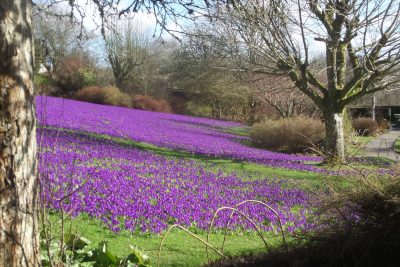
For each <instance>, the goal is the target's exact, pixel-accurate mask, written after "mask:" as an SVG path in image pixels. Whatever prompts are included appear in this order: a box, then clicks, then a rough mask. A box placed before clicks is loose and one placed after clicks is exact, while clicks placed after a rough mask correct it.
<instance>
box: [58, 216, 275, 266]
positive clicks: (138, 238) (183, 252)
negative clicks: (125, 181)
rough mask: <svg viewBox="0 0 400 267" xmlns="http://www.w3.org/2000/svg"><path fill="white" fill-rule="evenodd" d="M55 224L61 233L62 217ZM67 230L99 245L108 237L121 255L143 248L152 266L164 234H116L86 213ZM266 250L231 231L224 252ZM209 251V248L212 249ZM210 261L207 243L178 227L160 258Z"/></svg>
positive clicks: (173, 262) (168, 262)
mask: <svg viewBox="0 0 400 267" xmlns="http://www.w3.org/2000/svg"><path fill="white" fill-rule="evenodd" d="M51 219H52V221H53V222H54V225H57V226H58V227H56V232H58V233H59V230H60V227H59V223H58V224H57V223H55V222H56V221H57V220H58V219H59V217H58V216H57V215H54V214H53V215H52V216H51ZM65 229H66V232H69V231H72V232H73V233H78V234H79V235H81V236H84V237H86V238H88V239H89V240H90V241H91V242H92V243H91V245H92V246H97V244H98V243H99V242H100V241H103V240H106V241H108V243H109V245H110V249H111V251H112V252H113V253H115V254H116V255H120V256H126V255H128V254H129V253H130V252H129V245H135V246H138V247H140V248H141V249H142V250H143V251H144V252H145V253H146V254H147V255H148V256H149V257H150V261H151V265H152V266H156V265H157V256H158V251H159V246H160V242H161V240H162V236H161V235H156V234H151V235H149V234H147V235H143V234H132V233H130V232H127V231H124V232H120V233H114V232H112V231H110V230H109V229H108V228H106V227H105V226H103V224H102V222H101V221H98V220H96V219H93V218H89V217H88V216H87V215H80V216H79V217H77V218H74V219H72V220H71V221H69V222H67V223H66V226H65ZM197 235H198V236H200V237H201V238H202V239H203V240H205V239H206V233H204V232H203V233H197ZM265 238H266V239H267V242H268V245H269V246H270V247H271V246H276V245H278V244H279V243H280V238H278V237H275V236H269V237H268V236H265ZM222 240H223V235H222V234H221V233H213V234H211V235H210V243H211V244H212V245H213V246H215V247H218V248H220V245H221V243H222ZM263 250H265V246H264V245H263V243H262V241H261V239H260V238H259V237H258V236H257V235H256V234H255V233H253V232H252V233H245V234H242V235H239V234H231V235H228V236H227V239H226V243H225V247H224V251H225V254H226V255H238V254H244V253H255V252H260V251H263ZM209 251H210V250H209ZM210 257H211V258H212V259H217V258H218V255H217V254H216V253H214V252H212V251H210ZM205 263H207V256H206V252H205V248H204V245H203V244H202V243H200V242H199V241H197V240H195V239H194V238H192V237H190V236H189V235H188V234H186V233H184V232H182V231H180V230H178V229H176V230H172V232H171V233H170V234H169V236H168V237H167V238H166V239H165V241H164V245H163V249H162V252H161V257H160V265H161V266H201V265H203V264H205Z"/></svg>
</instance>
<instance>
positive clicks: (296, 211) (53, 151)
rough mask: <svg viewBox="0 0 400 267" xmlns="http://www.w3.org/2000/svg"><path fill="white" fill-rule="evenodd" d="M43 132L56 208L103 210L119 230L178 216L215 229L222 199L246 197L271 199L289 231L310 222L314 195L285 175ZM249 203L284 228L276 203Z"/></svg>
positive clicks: (42, 170)
mask: <svg viewBox="0 0 400 267" xmlns="http://www.w3.org/2000/svg"><path fill="white" fill-rule="evenodd" d="M83 112H85V111H84V110H83ZM86 112H87V111H86ZM39 140H40V157H39V159H40V160H39V174H40V180H41V185H42V188H43V190H42V200H44V201H45V203H47V205H48V207H50V208H55V209H60V208H62V209H63V210H64V211H66V212H69V213H71V214H73V215H77V214H79V213H81V212H85V213H87V214H89V215H90V216H92V217H96V218H99V219H101V220H102V221H103V222H104V223H105V224H106V225H107V226H108V227H109V228H110V229H112V230H114V231H119V230H121V229H126V230H130V231H142V232H153V233H158V232H161V231H163V230H165V229H166V228H167V227H168V225H170V224H172V223H179V224H181V225H184V226H188V227H189V226H195V227H198V228H199V229H207V227H208V224H209V222H210V220H211V218H212V216H213V214H214V212H215V211H216V210H217V209H218V208H219V207H223V206H233V205H235V204H236V203H238V202H241V201H243V200H246V199H256V200H260V201H265V202H266V203H268V204H269V205H271V206H272V207H273V208H274V209H275V210H276V211H277V212H278V213H279V215H280V217H281V220H282V223H283V225H284V227H285V228H286V230H288V231H295V230H296V229H299V228H303V229H304V228H307V227H310V225H308V224H307V220H306V217H307V214H309V212H310V210H311V208H310V206H309V202H310V200H309V197H308V195H307V194H306V193H304V192H303V191H301V190H299V189H293V188H285V186H284V183H283V182H278V181H273V180H252V181H244V180H243V179H241V177H239V176H238V175H236V174H235V173H232V174H224V173H223V172H222V171H219V172H212V171H210V170H207V169H205V168H204V167H203V166H202V165H201V164H200V163H199V162H195V161H187V160H173V159H167V158H165V157H162V156H158V155H155V154H153V153H151V152H147V151H141V150H138V149H135V148H133V147H130V146H124V145H121V144H118V143H115V142H113V141H110V140H104V139H98V138H94V137H91V136H90V135H86V134H82V133H71V132H67V131H59V130H55V129H46V128H44V129H42V130H41V131H40V134H39ZM241 210H242V211H243V212H244V213H246V214H248V215H249V216H250V217H251V218H253V219H255V221H256V222H258V223H263V224H264V225H265V228H266V229H276V226H277V218H276V216H275V215H274V214H273V213H272V212H271V211H270V210H267V209H265V208H264V207H262V206H259V205H258V206H257V205H248V206H246V205H244V206H243V207H241ZM228 217H229V213H222V214H221V217H220V219H218V220H217V222H216V227H217V228H221V227H224V225H225V223H226V221H227V218H228ZM238 227H240V228H243V227H244V228H246V229H247V228H251V225H250V224H249V223H247V222H244V221H242V220H241V219H240V218H239V217H238V216H236V217H233V221H232V224H231V228H238Z"/></svg>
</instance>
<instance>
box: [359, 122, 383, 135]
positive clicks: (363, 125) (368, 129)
mask: <svg viewBox="0 0 400 267" xmlns="http://www.w3.org/2000/svg"><path fill="white" fill-rule="evenodd" d="M353 128H354V130H355V131H356V132H357V133H358V135H362V136H369V135H372V134H374V133H376V131H377V130H378V129H379V124H378V123H377V122H376V121H374V120H373V119H371V118H358V119H355V120H354V121H353Z"/></svg>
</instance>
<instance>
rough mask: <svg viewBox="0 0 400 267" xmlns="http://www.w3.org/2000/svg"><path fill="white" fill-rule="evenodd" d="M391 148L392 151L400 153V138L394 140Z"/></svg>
mask: <svg viewBox="0 0 400 267" xmlns="http://www.w3.org/2000/svg"><path fill="white" fill-rule="evenodd" d="M393 148H394V151H395V152H396V153H400V139H397V140H396V142H395V143H394V146H393Z"/></svg>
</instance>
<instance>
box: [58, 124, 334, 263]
mask: <svg viewBox="0 0 400 267" xmlns="http://www.w3.org/2000/svg"><path fill="white" fill-rule="evenodd" d="M61 130H64V131H70V130H66V129H61ZM84 134H89V135H91V136H93V137H96V138H100V139H107V140H113V141H115V142H118V143H121V144H124V145H128V146H132V147H134V148H137V149H142V150H146V151H151V152H153V153H156V154H159V155H162V156H165V157H168V158H181V159H188V160H196V161H202V162H204V163H205V164H206V165H207V166H208V167H209V168H210V169H211V170H218V169H221V170H223V171H224V172H226V173H230V172H236V173H239V174H244V176H246V177H251V178H252V179H265V178H266V177H269V178H285V179H288V183H291V182H293V183H294V186H300V187H302V188H310V189H315V188H316V187H320V186H325V185H326V184H327V183H329V182H333V183H335V179H339V178H332V177H327V176H324V175H321V174H316V173H310V172H301V171H293V170H284V169H278V168H271V167H266V166H260V165H256V164H251V163H248V162H245V161H232V160H229V159H221V158H213V157H207V156H202V155H195V154H192V153H188V152H186V151H176V150H171V149H167V148H161V147H156V146H154V145H151V144H147V143H140V142H134V141H132V140H128V139H121V138H114V137H110V136H107V135H98V134H93V133H84ZM339 183H340V181H339ZM56 217H57V216H56ZM72 228H73V229H74V232H77V233H80V234H82V235H83V236H84V237H86V238H88V239H89V240H91V241H92V242H93V244H94V245H96V244H97V243H98V242H100V241H102V240H106V241H108V242H109V243H110V247H111V250H112V251H113V252H115V253H116V254H117V255H121V256H122V255H126V254H128V252H129V246H128V245H130V244H132V245H136V246H139V247H140V248H142V249H143V250H144V251H145V252H146V253H147V254H148V255H149V256H150V259H151V261H152V264H153V265H156V260H157V253H158V247H159V244H160V242H161V237H160V236H159V235H154V234H153V235H142V234H131V233H127V232H122V233H113V232H112V231H110V230H109V229H107V228H106V227H104V226H103V224H102V222H100V221H98V220H96V219H93V218H89V217H88V216H86V215H81V216H79V217H78V218H74V219H72ZM200 235H201V237H202V238H205V235H204V234H200ZM222 239H223V235H222V234H220V233H214V234H212V236H211V243H212V244H213V245H218V244H220V243H221V241H222ZM268 241H269V242H270V243H272V244H273V245H278V244H279V243H280V242H281V239H280V238H279V237H271V238H268ZM264 249H265V248H264V247H263V244H262V241H261V240H260V238H259V237H258V236H256V234H255V233H245V234H238V233H236V234H232V235H230V236H229V238H228V241H227V243H226V248H225V252H226V253H227V254H228V255H229V254H231V255H233V254H235V255H237V254H243V253H252V252H258V251H262V250H264ZM212 255H213V258H216V256H217V255H216V254H215V253H212ZM161 263H162V264H161V266H199V265H202V264H204V263H206V254H205V250H204V246H203V245H202V244H201V243H200V242H199V241H197V240H194V239H193V238H191V237H189V236H188V235H187V234H186V233H183V232H181V231H179V230H175V231H173V232H172V233H171V235H170V237H169V238H168V239H167V240H166V242H165V247H164V249H163V252H162V256H161Z"/></svg>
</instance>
